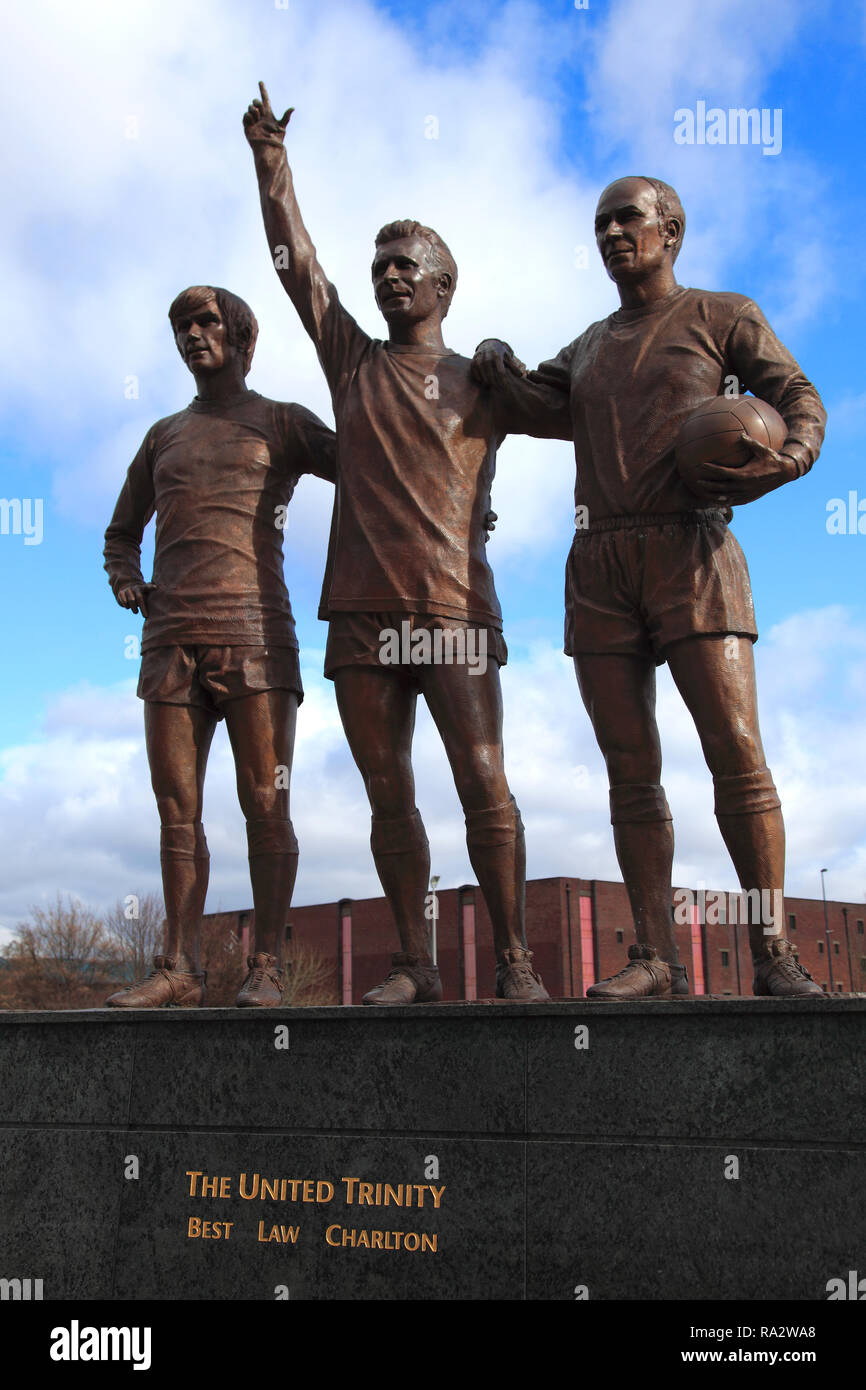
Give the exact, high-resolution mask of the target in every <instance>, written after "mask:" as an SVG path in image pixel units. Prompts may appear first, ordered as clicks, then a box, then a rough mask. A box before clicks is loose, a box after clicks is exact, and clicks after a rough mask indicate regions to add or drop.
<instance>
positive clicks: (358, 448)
mask: <svg viewBox="0 0 866 1390" xmlns="http://www.w3.org/2000/svg"><path fill="white" fill-rule="evenodd" d="M260 92H261V97H260V99H258V100H256V101H254V102H253V103H252V105H251V106H250V107H249V108H248V110H247V112H246V114H245V116H244V128H245V131H246V137H247V140H248V141H249V143H250V145H251V147H252V150H253V153H254V156H255V166H256V173H257V176H258V182H259V192H260V196H261V203H262V212H263V215H264V222H265V229H266V232H267V237H268V246H269V248H270V252H271V256H272V258H273V261H274V265H275V268H276V269H277V272H278V274H279V277H280V280H281V282H282V284H283V287H284V289H285V290H286V292H287V294H288V295H289V297H290V299H291V301H292V303H293V304H294V306H295V309H296V310H297V312H298V314H299V316H300V318H301V322H302V323H303V325H304V327H305V328H306V330H307V332H308V333H309V335H310V337H311V338H312V340H313V342H314V344H315V346H316V350H317V352H318V355H319V360H320V362H321V364H322V368H323V371H324V373H325V376H326V378H327V381H328V385H329V387H330V390H331V397H332V400H333V404H334V414H335V417H336V421H337V484H336V497H335V504H334V519H333V525H332V530H331V541H330V548H329V556H328V565H327V571H326V575H325V582H324V587H323V591H322V602H321V607H320V613H319V616H320V617H322V618H325V619H327V620H328V622H329V630H328V641H327V649H326V657H325V674H326V675H327V676H329V677H330V678H331V679H332V680H333V681H334V684H335V689H336V695H337V703H338V707H339V710H340V717H341V719H342V722H343V727H344V729H345V731H346V737H347V739H348V742H349V746H350V748H351V751H352V755H353V757H354V759H355V762H356V763H357V765H358V768H359V770H360V772H361V775H362V777H363V779H364V784H365V787H366V790H367V795H368V798H369V801H370V806H371V810H372V833H371V848H372V851H373V857H374V860H375V864H376V869H377V872H378V874H379V878H380V880H381V883H382V887H383V888H384V890H385V894H386V896H387V898H388V902H389V904H390V907H391V910H392V913H393V916H394V920H395V923H396V927H397V931H398V933H399V938H400V946H401V949H400V951H399V952H397V953H396V954H395V955H394V957H393V959H392V968H391V971H390V973H389V974H388V976H387V978H386V979H385V981H384V982H383V983H382V984H381V985H379V986H377V988H376V989H374V990H372V991H371V992H370V993H369V994H368V995H367V996H366V997H365V1000H364V1002H365V1003H366V1004H408V1003H413V1002H417V1003H423V1002H427V1001H436V1000H438V999H440V998H441V994H442V987H441V983H440V979H439V971H438V969H437V968H436V966H435V964H434V963H433V961H432V959H431V956H430V943H429V937H428V929H427V923H426V921H425V917H424V900H425V895H426V893H427V885H428V880H429V874H430V853H429V846H428V842H427V836H426V833H425V830H424V826H423V824H422V821H421V817H420V815H419V813H418V810H417V808H416V806H415V788H414V778H413V771H412V761H411V749H412V733H413V727H414V722H415V706H416V700H417V696H418V692H419V691H420V692H421V693H422V694H423V696H424V698H425V700H426V701H427V705H428V707H429V709H430V712H431V714H432V716H433V719H434V721H435V723H436V726H437V728H438V731H439V734H440V736H441V738H442V741H443V743H444V745H445V751H446V754H447V756H448V760H449V762H450V764H451V769H452V772H453V775H454V781H455V784H456V787H457V792H458V795H459V797H460V800H461V803H462V806H463V809H464V812H465V816H466V842H467V846H468V850H469V858H470V861H471V863H472V867H473V869H474V871H475V873H476V875H477V878H478V882H479V884H480V886H481V889H482V891H483V893H484V896H485V899H486V902H487V905H488V908H489V910H490V916H491V919H492V922H493V930H494V938H495V947H496V953H497V958H498V959H497V967H496V993H497V995H498V996H499V997H501V998H506V999H515V1000H530V1001H535V1000H543V999H546V998H547V997H548V996H547V993H546V991H545V989H544V986H543V984H542V982H541V980H540V978H539V976H538V975H537V973H536V972H535V971H534V970H533V969H532V964H531V961H532V957H531V952H530V951H529V950H528V948H527V944H526V934H525V926H524V889H525V850H524V837H523V825H522V822H521V818H520V813H519V811H518V809H517V806H516V804H515V801H514V798H513V796H512V795H511V793H510V791H509V787H508V783H507V781H506V777H505V770H504V766H503V753H502V697H501V692H500V681H499V667H500V666H501V665H502V664H503V663H504V662H505V660H506V656H507V653H506V647H505V642H504V640H503V637H502V614H501V610H500V607H499V601H498V599H497V597H496V592H495V589H494V585H493V575H492V572H491V569H490V566H489V564H488V562H487V558H486V555H485V542H486V539H487V534H486V522H487V518H488V516H489V507H490V488H491V484H492V481H493V474H494V469H495V463H496V450H497V448H498V446H499V444H500V443H501V441H502V439H503V438H504V437H505V435H506V434H507V433H508V432H522V433H528V434H538V435H542V436H549V435H550V434H551V432H554V433H555V432H556V431H557V430H559V431H561V430H562V429H563V428H565V429H567V428H568V425H567V419H568V410H567V402H565V400H564V398H563V396H562V393H561V392H558V391H557V390H555V389H553V390H552V389H551V388H549V387H545V386H541V385H539V386H534V387H527V386H526V385H525V384H522V386H521V391H520V396H519V399H518V396H517V393H515V394H514V397H513V398H512V397H511V396H510V395H509V392H508V390H507V389H506V390H503V391H501V392H499V393H497V394H496V395H493V394H491V393H489V392H487V391H485V390H483V389H481V388H479V386H478V384H477V383H476V382H475V381H474V380H473V378H472V376H471V371H470V368H471V364H470V362H469V360H468V359H467V358H465V357H461V356H459V355H458V354H457V353H456V352H452V351H450V350H449V349H448V348H446V346H445V344H444V341H443V338H442V320H443V318H444V317H445V314H446V313H447V311H448V306H449V304H450V301H451V297H452V295H453V292H454V287H455V284H456V280H457V267H456V265H455V263H454V259H453V257H452V255H451V253H450V251H449V250H448V247H447V246H446V245H445V243H444V242H443V241H442V239H441V238H440V237H439V236H437V234H436V233H435V232H434V231H432V230H431V229H430V228H429V227H425V226H422V225H421V224H420V223H418V222H412V221H398V222H393V223H390V224H388V226H386V227H383V228H382V230H381V231H380V232H379V234H378V236H377V237H376V247H375V255H374V260H373V266H372V278H373V291H374V295H375V298H376V303H377V304H378V306H379V308H380V310H381V312H382V314H383V316H384V318H385V321H386V323H387V325H388V340H387V342H380V341H378V340H376V339H373V338H370V337H369V335H368V334H367V333H365V332H364V331H363V329H361V328H360V327H359V326H358V324H357V323H356V322H355V320H354V319H353V318H352V317H351V315H350V314H349V313H348V312H347V311H346V310H345V309H344V308H343V306H342V304H341V302H340V299H339V296H338V294H337V291H336V289H335V288H334V286H333V285H332V284H331V283H330V281H329V280H328V278H327V276H326V275H325V273H324V271H323V270H322V268H321V266H320V264H319V262H318V259H317V256H316V251H315V248H314V246H313V244H312V242H311V240H310V237H309V234H308V232H307V230H306V227H305V226H304V223H303V221H302V219H301V214H300V211H299V209H298V204H297V201H296V199H295V193H294V188H293V183H292V176H291V172H290V169H289V165H288V162H287V159H286V154H285V149H284V137H285V133H286V127H287V125H288V122H289V118H290V116H291V114H292V112H291V110H289V111H287V112H286V113H285V114H284V116H283V117H282V119H280V120H277V119H276V117H275V116H274V113H273V111H272V110H271V106H270V102H269V100H268V96H267V92H266V90H265V88H264V86H263V85H262V84H260ZM539 421H540V423H537V422H539ZM551 422H552V423H551ZM455 654H456V659H455ZM470 656H471V657H472V660H470ZM488 656H489V658H490V660H489V661H488V660H487V657H488ZM461 657H462V659H461ZM449 658H450V659H449Z"/></svg>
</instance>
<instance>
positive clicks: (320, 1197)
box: [316, 1180, 334, 1202]
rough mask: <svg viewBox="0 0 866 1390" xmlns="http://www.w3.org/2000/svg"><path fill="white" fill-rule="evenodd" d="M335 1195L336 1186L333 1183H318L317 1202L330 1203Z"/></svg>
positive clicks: (324, 1181)
mask: <svg viewBox="0 0 866 1390" xmlns="http://www.w3.org/2000/svg"><path fill="white" fill-rule="evenodd" d="M326 1189H327V1190H326ZM333 1195H334V1184H333V1183H332V1182H327V1181H326V1180H323V1181H322V1182H317V1183H316V1201H317V1202H330V1200H331V1198H332V1197H333Z"/></svg>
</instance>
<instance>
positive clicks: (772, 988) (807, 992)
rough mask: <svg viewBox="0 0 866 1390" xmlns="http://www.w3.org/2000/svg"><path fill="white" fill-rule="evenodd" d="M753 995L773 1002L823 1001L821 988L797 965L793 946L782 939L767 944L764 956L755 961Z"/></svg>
mask: <svg viewBox="0 0 866 1390" xmlns="http://www.w3.org/2000/svg"><path fill="white" fill-rule="evenodd" d="M752 991H753V993H754V994H758V995H772V996H773V997H774V998H776V999H806V998H823V997H824V991H823V989H822V988H821V986H820V985H819V984H816V983H815V981H814V980H813V979H812V976H811V975H810V974H809V972H808V970H807V969H806V967H805V965H801V964H800V962H799V961H798V959H797V948H796V946H794V945H792V944H791V942H790V941H786V940H785V938H784V937H780V938H778V939H777V940H776V941H773V942H770V943H768V945H767V949H766V952H765V953H764V955H763V956H762V957H760V958H759V959H758V960H756V961H755V979H754V982H753V984H752Z"/></svg>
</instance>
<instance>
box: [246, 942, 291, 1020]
mask: <svg viewBox="0 0 866 1390" xmlns="http://www.w3.org/2000/svg"><path fill="white" fill-rule="evenodd" d="M247 968H248V971H249V973H248V975H247V978H246V979H245V980H244V982H243V984H242V985H241V988H240V992H239V994H238V997H237V999H236V1000H235V1007H236V1008H238V1009H276V1008H278V1007H279V1005H280V1004H282V1002H283V972H282V970H280V969H279V967H278V965H277V958H276V956H269V955H268V954H267V952H266V951H259V952H257V954H256V955H254V956H247Z"/></svg>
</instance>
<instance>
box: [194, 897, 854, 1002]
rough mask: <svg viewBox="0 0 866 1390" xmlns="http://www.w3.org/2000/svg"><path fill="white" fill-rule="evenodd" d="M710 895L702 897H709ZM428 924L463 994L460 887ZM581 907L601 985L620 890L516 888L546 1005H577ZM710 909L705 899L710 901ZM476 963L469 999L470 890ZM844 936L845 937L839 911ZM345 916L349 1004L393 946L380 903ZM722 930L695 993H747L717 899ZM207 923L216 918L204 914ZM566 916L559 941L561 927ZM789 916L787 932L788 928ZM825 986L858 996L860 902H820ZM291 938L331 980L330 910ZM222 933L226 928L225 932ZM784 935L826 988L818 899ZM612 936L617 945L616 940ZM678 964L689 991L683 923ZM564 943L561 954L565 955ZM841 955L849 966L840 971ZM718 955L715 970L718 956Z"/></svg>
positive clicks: (804, 906)
mask: <svg viewBox="0 0 866 1390" xmlns="http://www.w3.org/2000/svg"><path fill="white" fill-rule="evenodd" d="M710 893H711V890H709V889H708V890H707V895H708V897H710ZM438 897H439V919H438V931H437V937H438V958H439V967H440V970H441V972H442V983H443V991H444V997H445V998H446V999H461V998H462V997H463V990H462V985H463V968H462V946H461V940H462V938H461V931H460V917H459V914H460V890H459V889H457V888H449V889H445V890H443V891H441V892H440V893H439V895H438ZM582 899H583V900H584V901H585V902H586V903H587V904H588V905H589V910H590V912H591V920H592V923H593V926H594V940H593V942H592V948H593V950H592V954H593V956H594V960H593V972H592V973H593V977H594V978H595V979H603V978H605V977H606V976H608V975H613V974H615V973H616V971H617V970H621V969H622V967H623V965H624V964H625V963H626V952H627V950H628V947H629V945H631V943H632V941H633V940H634V930H633V927H632V921H631V912H630V909H629V903H628V896H627V894H626V891H625V887H624V885H623V884H621V883H608V882H605V881H603V880H590V879H580V878H541V879H533V880H531V881H530V882H529V883H527V885H526V928H527V937H528V940H529V944H530V946H531V948H532V951H533V953H534V965H535V968H536V969H537V970H538V971H539V973H540V974H541V976H542V978H543V979H544V982H545V984H546V986H547V988H548V990H549V992H550V994H551V995H552V997H553V998H555V999H561V998H568V997H575V998H581V997H582V996H583V994H584V992H585V989H586V986H587V984H588V983H590V980H589V979H588V978H585V975H584V970H583V964H582V948H581V932H580V920H581V916H580V905H581V900H582ZM710 902H712V898H711V897H710ZM474 904H475V932H476V943H477V945H476V964H477V978H478V989H477V995H478V998H479V999H484V998H490V997H492V996H493V993H494V989H495V955H494V949H493V931H492V927H491V923H490V916H489V914H488V911H487V907H486V904H485V902H484V898H483V896H482V894H481V892H480V890H479V889H477V888H476V889H475V890H474ZM846 909H847V913H848V932H847V937H846V931H845V910H846ZM351 911H352V949H353V959H352V999H353V1002H354V1003H356V1004H358V1003H360V1002H361V997H362V995H363V994H365V993H366V991H367V990H369V989H372V988H373V986H374V985H377V984H380V983H381V981H382V980H383V979H384V977H385V975H386V974H387V971H388V968H389V964H390V956H391V953H392V951H394V950H396V949H397V947H398V941H397V933H396V929H395V927H394V924H393V920H392V918H391V914H390V911H389V910H388V905H387V903H386V902H385V899H384V898H357V899H355V900H354V901H352V903H351ZM218 915H219V917H221V918H222V919H224V920H225V922H226V923H227V924H229V923H231V924H232V926H233V927H234V929H235V930H239V929H240V927H241V926H242V925H244V924H247V923H249V924H250V925H252V923H253V915H252V913H251V912H249V910H246V911H245V912H240V913H221V914H218ZM726 915H727V917H728V923H727V924H715V925H714V924H712V923H708V924H706V925H705V926H704V928H703V932H702V936H701V948H700V950H701V961H702V965H703V971H704V985H705V991H706V993H708V994H732V995H735V994H737V993H742V994H746V995H748V994H751V992H752V963H751V955H750V952H749V946H748V930H747V928H746V926H745V925H741V926H739V928H737V929H736V930H735V928H734V927H733V926H732V925H730V917H731V915H732V913H731V909H730V906H729V905H728V904H727V900H726ZM212 916H214V917H216V916H217V914H212ZM569 916H570V919H571V933H570V938H569V931H568V921H569ZM792 916H793V918H794V921H795V925H794V927H793V929H791V927H790V919H791V917H792ZM827 918H828V922H829V927H830V948H831V953H832V956H831V958H832V964H833V984H834V988H835V990H836V991H838V989H839V986H840V985H841V986H842V992H844V993H848V992H851V991H854V992H859V991H866V927H864V925H863V924H864V922H866V905H864V904H863V903H841V902H828V904H827ZM288 921H289V922H290V924H291V939H292V941H293V942H294V943H298V944H300V945H303V946H307V947H309V948H311V949H313V950H315V951H317V952H319V953H320V954H321V955H322V956H324V957H325V958H326V959H327V960H328V961H331V962H333V963H334V965H335V967H336V971H337V982H338V988H339V982H340V966H339V961H340V935H339V904H338V903H336V902H333V903H322V904H316V905H313V906H307V907H293V908H292V909H291V911H290V912H289V914H288ZM227 929H228V925H227ZM785 932H786V935H787V936H788V937H789V939H790V940H791V941H793V942H794V943H795V944H796V945H797V947H798V950H799V953H800V959H801V961H802V962H803V964H804V965H805V966H806V968H807V970H809V971H810V972H811V973H812V975H813V976H814V977H815V979H816V980H817V981H818V983H819V984H826V985H827V986H828V987H829V982H830V973H829V970H828V966H827V953H826V946H825V941H824V911H823V905H822V903H821V901H820V900H817V901H816V900H815V899H811V898H787V899H786V900H785ZM619 934H621V938H622V939H621V940H620V939H619ZM676 937H677V947H678V950H679V956H680V960H681V961H682V962H683V963H684V964H685V965H686V966H687V967H688V972H689V979H690V980H691V982H692V986H693V987H694V965H693V951H692V942H691V932H690V928H689V926H688V924H686V925H677V926H676ZM569 939H570V945H571V950H570V952H569ZM737 947H739V980H740V983H739V989H738V985H737ZM849 948H850V962H851V969H850V970H849ZM723 951H725V952H727V963H725V960H724V957H723V955H722V952H723Z"/></svg>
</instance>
